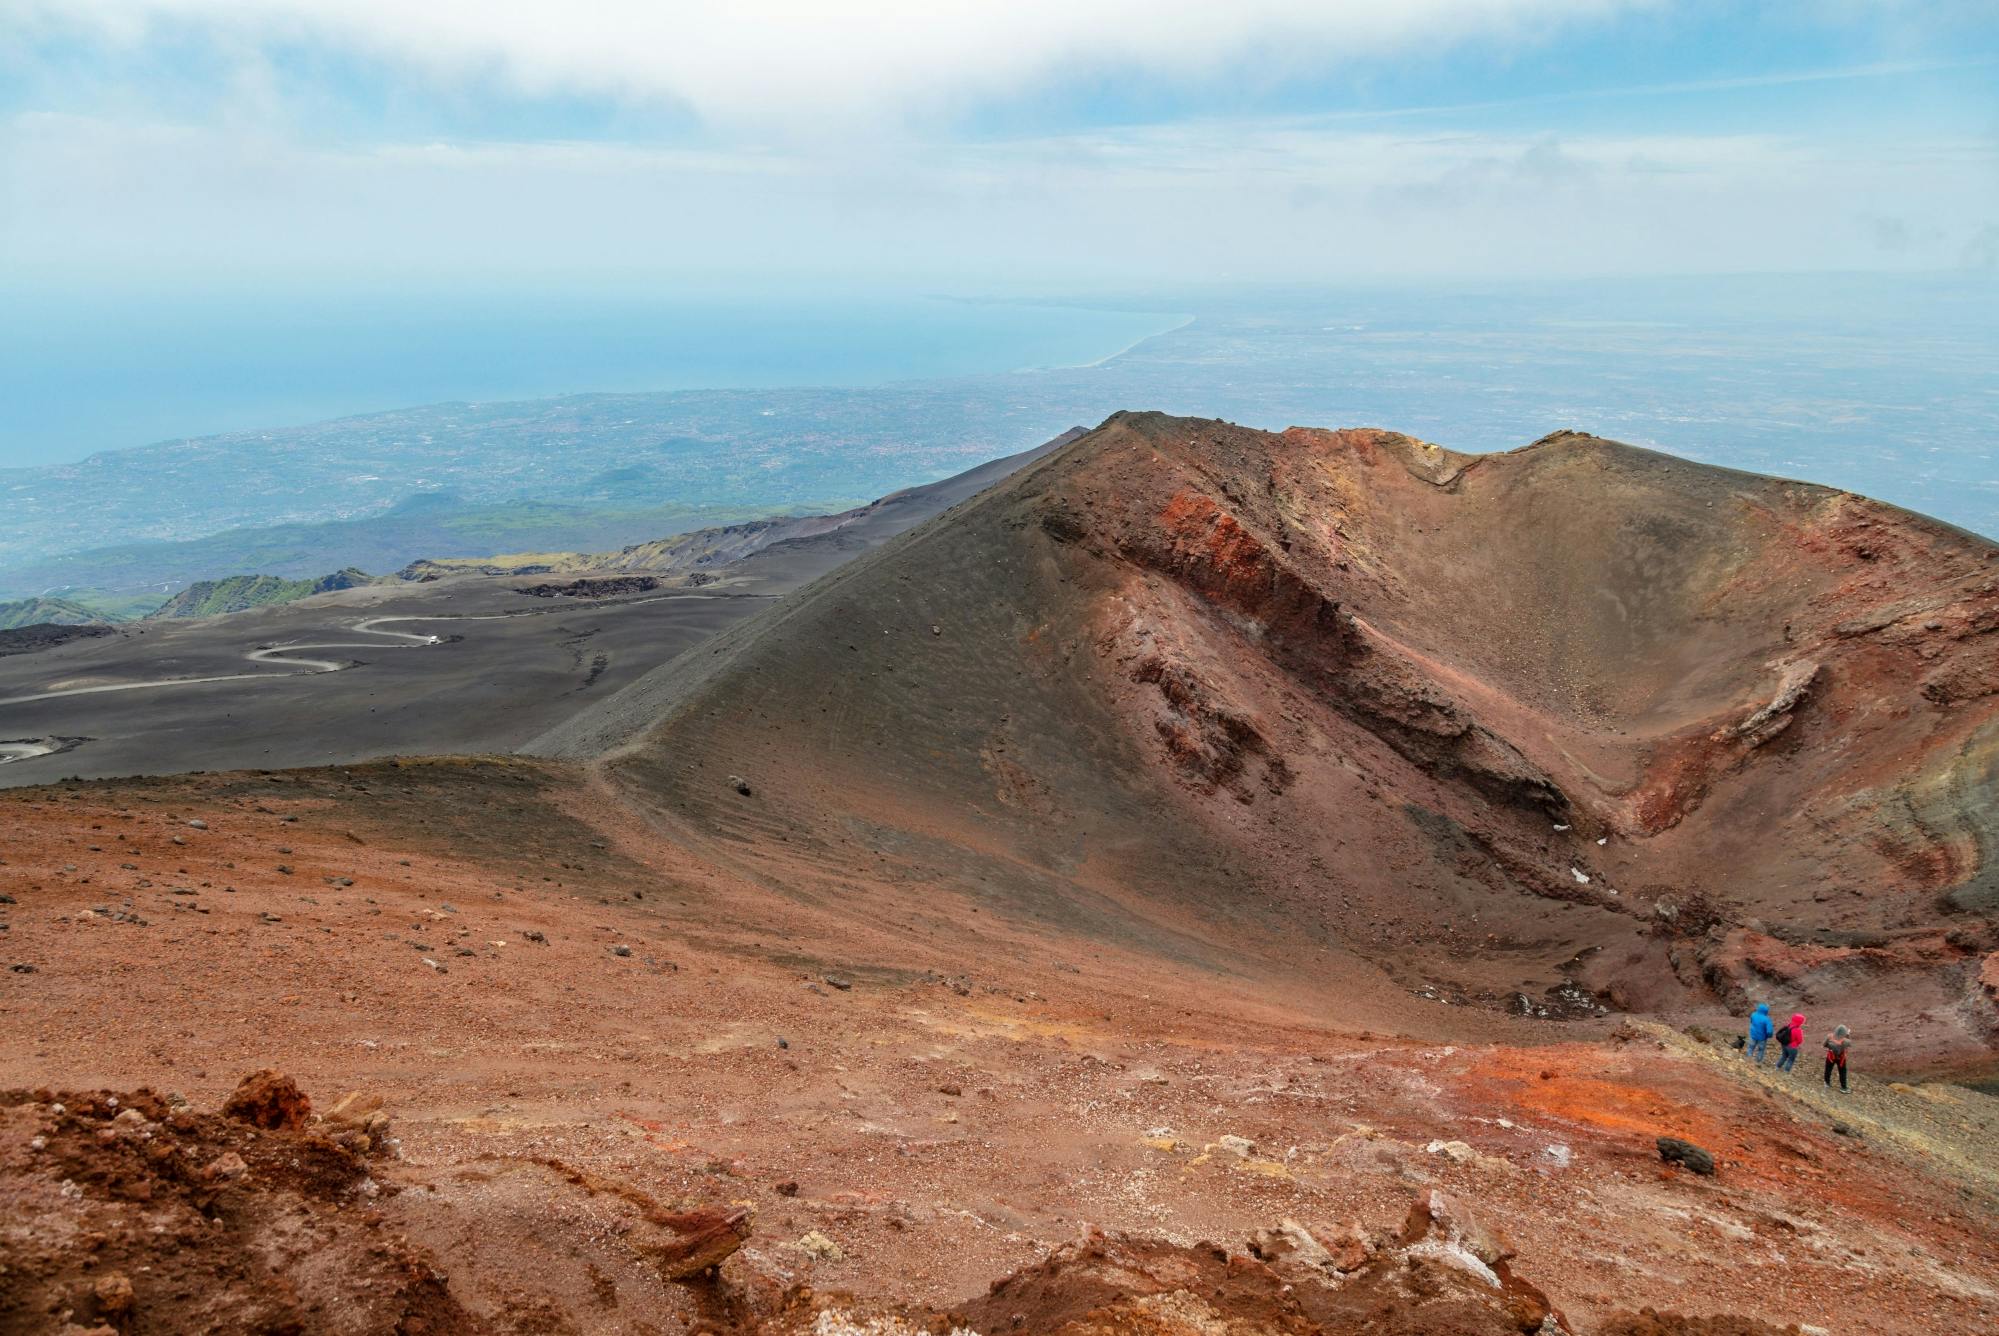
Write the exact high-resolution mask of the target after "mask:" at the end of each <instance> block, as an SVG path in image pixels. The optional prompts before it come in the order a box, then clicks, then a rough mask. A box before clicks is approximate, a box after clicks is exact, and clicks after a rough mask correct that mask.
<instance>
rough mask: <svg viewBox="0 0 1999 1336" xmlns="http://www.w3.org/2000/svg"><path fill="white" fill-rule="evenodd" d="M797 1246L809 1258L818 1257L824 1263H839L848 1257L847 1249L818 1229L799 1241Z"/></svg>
mask: <svg viewBox="0 0 1999 1336" xmlns="http://www.w3.org/2000/svg"><path fill="white" fill-rule="evenodd" d="M796 1246H797V1248H798V1249H799V1251H801V1252H803V1253H804V1254H805V1255H806V1256H807V1257H817V1258H818V1259H820V1260H821V1261H824V1262H837V1261H840V1260H841V1259H843V1258H845V1257H846V1255H847V1251H846V1249H844V1248H842V1247H841V1246H840V1245H839V1244H837V1243H835V1242H833V1240H831V1239H829V1238H827V1237H826V1236H825V1235H824V1234H821V1233H820V1232H819V1231H818V1230H816V1229H815V1230H812V1231H810V1232H809V1233H807V1234H806V1235H805V1236H804V1237H803V1238H801V1239H799V1240H798V1243H797V1245H796Z"/></svg>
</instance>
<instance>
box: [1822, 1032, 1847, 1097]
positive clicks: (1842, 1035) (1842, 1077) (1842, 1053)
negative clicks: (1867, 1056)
mask: <svg viewBox="0 0 1999 1336" xmlns="http://www.w3.org/2000/svg"><path fill="white" fill-rule="evenodd" d="M1847 1034H1848V1031H1847V1028H1846V1027H1845V1026H1844V1025H1835V1026H1833V1027H1832V1033H1831V1034H1829V1035H1827V1036H1826V1037H1825V1083H1826V1086H1827V1088H1828V1089H1830V1088H1831V1086H1832V1069H1833V1068H1835V1067H1837V1068H1839V1091H1840V1093H1841V1094H1842V1095H1843V1094H1845V1093H1846V1049H1847V1045H1849V1044H1851V1043H1852V1042H1853V1041H1852V1040H1851V1039H1849V1038H1847Z"/></svg>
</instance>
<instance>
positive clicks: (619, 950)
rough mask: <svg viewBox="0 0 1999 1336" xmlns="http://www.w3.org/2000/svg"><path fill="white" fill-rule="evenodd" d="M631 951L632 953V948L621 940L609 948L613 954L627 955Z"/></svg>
mask: <svg viewBox="0 0 1999 1336" xmlns="http://www.w3.org/2000/svg"><path fill="white" fill-rule="evenodd" d="M631 953H632V948H630V947H629V946H626V945H625V944H624V943H623V942H620V943H619V944H618V945H616V946H614V947H612V948H611V954H612V955H614V956H628V955H630V954H631Z"/></svg>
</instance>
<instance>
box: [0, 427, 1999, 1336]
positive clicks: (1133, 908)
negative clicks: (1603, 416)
mask: <svg viewBox="0 0 1999 1336" xmlns="http://www.w3.org/2000/svg"><path fill="white" fill-rule="evenodd" d="M1995 576H1999V565H1995V562H1994V549H1993V548H1992V547H1991V545H1990V544H1985V543H1983V542H1982V541H1980V540H1977V539H1973V538H1970V537H1968V536H1966V535H1962V534H1959V533H1956V532H1954V531H1951V530H1948V529H1945V528H1943V527H1941V526H1937V525H1934V524H1932V523H1930V522H1928V521H1925V520H1921V519H1919V518H1917V517H1913V516H1908V515H1904V514H1901V513H1899V512H1895V511H1892V510H1890V509H1888V508H1886V507H1881V506H1878V505H1875V504H1874V503H1871V502H1866V501H1863V500H1860V499H1858V498H1854V497H1850V496H1846V495H1844V494H1840V493H1833V492H1828V491H1825V490H1823V489H1816V488H1809V487H1804V486H1802V485H1798V484H1789V483H1780V482H1775V481H1772V480H1768V479H1760V478H1750V477H1747V476H1744V475H1738V474H1731V473H1725V472H1721V471H1718V470H1712V469H1705V468H1700V467H1698V466H1694V465H1689V464H1684V463H1682V462H1680V461H1674V460H1668V459H1664V458H1662V457H1660V456H1656V455H1651V454H1647V453H1645V452H1642V451H1634V450H1630V449H1628V448H1627V447H1622V446H1616V445H1613V444H1611V443H1608V442H1601V441H1595V440H1591V439H1588V438H1577V437H1564V438H1555V439H1551V440H1550V441H1548V442H1544V443H1541V444H1539V445H1537V446H1535V447H1531V448H1529V449H1528V450H1525V451H1520V452H1515V453H1514V454H1511V455H1505V456H1493V457H1487V458H1482V459H1470V458H1466V457H1462V456H1456V455H1452V454H1450V453H1449V452H1447V451H1442V450H1438V449H1437V448H1435V447H1432V446H1426V445H1423V444H1422V443H1420V442H1415V441H1411V440H1409V439H1407V438H1404V437H1398V436H1393V435H1391V434H1388V433H1379V432H1341V433H1324V432H1304V431H1294V432H1290V433H1285V434H1283V435H1269V434H1264V433H1258V432H1251V431H1246V430H1243V429H1240V428H1235V427H1231V426H1227V425H1226V424H1219V423H1211V422H1193V421H1187V420H1180V419H1169V418H1161V417H1157V416H1143V415H1140V416H1134V415H1120V416H1119V417H1117V418H1114V419H1112V420H1111V422H1109V423H1107V424H1106V425H1105V427H1103V428H1101V429H1099V431H1097V432H1095V433H1092V434H1091V435H1089V436H1087V437H1084V438H1083V439H1082V440H1080V441H1078V442H1076V443H1074V444H1072V445H1070V446H1068V447H1066V448H1065V449H1063V450H1061V451H1059V452H1057V453H1055V454H1053V455H1051V456H1049V457H1048V458H1047V459H1046V460H1044V461H1042V462H1041V463H1039V464H1037V465H1033V466H1031V467H1029V468H1027V469H1025V470H1023V471H1022V472H1021V473H1019V474H1016V475H1014V476H1013V477H1012V478H1010V479H1008V480H1007V481H1006V482H1004V483H1002V484H1001V485H999V486H998V487H996V488H994V489H993V490H991V491H989V492H987V493H985V494H983V495H981V496H979V497H978V498H976V499H974V500H971V501H969V502H967V503H965V504H963V505H960V506H958V507H956V508H954V509H952V510H950V511H947V512H946V513H944V514H943V515H941V516H939V517H938V518H937V519H936V520H934V521H932V522H930V523H929V524H927V525H925V526H923V527H921V528H918V529H916V530H913V531H912V532H910V533H909V534H907V535H905V536H903V537H902V538H900V539H897V540H895V541H893V542H891V543H889V544H888V545H887V546H885V547H882V548H880V549H879V550H877V551H875V552H872V553H870V554H868V555H866V556H863V557H861V558H859V559H857V560H856V561H854V562H852V563H851V564H849V565H847V566H845V567H843V568H841V569H840V570H838V571H836V572H835V573H834V574H832V575H831V576H829V577H827V578H825V579H823V580H821V581H820V582H818V583H817V584H815V585H813V586H811V587H810V588H808V589H806V590H804V591H802V592H801V593H800V594H798V595H796V596H793V597H791V598H788V599H786V600H785V601H783V602H782V603H781V604H779V605H778V606H776V607H774V608H773V609H772V610H771V611H770V612H768V613H766V614H764V615H762V616H759V617H757V618H755V619H752V620H750V621H748V622H745V623H742V624H740V625H738V626H736V627H735V628H733V629H731V630H729V631H727V632H725V633H724V634H722V635H721V636H719V637H717V638H716V639H715V640H714V641H712V642H710V643H708V644H706V645H703V646H699V647H697V648H696V649H695V650H694V651H692V652H690V653H689V654H688V655H687V656H685V657H683V658H682V659H681V660H679V661H677V662H675V663H674V664H672V665H669V666H668V667H666V668H665V669H662V670H660V671H659V672H658V673H656V674H654V675H653V676H652V677H649V678H647V679H643V680H641V681H640V682H638V683H637V684H636V685H635V686H633V687H631V688H629V689H628V690H627V691H626V692H624V693H622V695H621V696H620V697H618V698H615V699H614V700H613V701H612V702H610V703H609V704H608V705H607V706H605V707H603V708H602V709H600V710H597V711H594V712H592V713H591V714H589V715H587V716H583V717H579V718H578V719H576V720H575V721H574V722H573V723H572V724H570V725H566V726H565V727H563V728H561V729H558V730H556V731H555V732H554V733H552V734H550V735H549V736H547V737H545V738H543V739H542V740H540V741H539V742H538V743H536V744H535V748H536V749H537V750H538V751H540V752H542V753H546V754H547V755H548V756H549V757H550V758H552V759H533V760H530V759H522V758H480V759H451V758H440V759H431V760H421V761H414V760H405V761H401V762H381V763H374V764H369V765H365V766H355V767H351V768H347V769H334V770H311V771H288V772H278V773H240V774H225V775H197V776H188V777H181V778H173V779H152V780H144V779H139V780H127V781H96V782H91V783H87V784H86V783H74V784H67V785H60V786H53V787H49V788H43V789H35V790H15V791H10V792H7V793H4V794H0V860H4V861H0V887H4V890H5V892H6V894H7V895H8V897H9V899H8V900H7V901H5V902H0V922H5V923H6V925H7V926H6V929H5V930H4V931H0V964H4V965H5V966H6V967H8V968H6V969H5V970H4V971H0V1090H7V1089H8V1088H12V1093H9V1094H4V1095H0V1195H4V1199H5V1200H7V1201H8V1203H9V1206H10V1209H9V1211H8V1212H7V1214H6V1217H5V1219H4V1220H0V1266H4V1267H5V1268H6V1269H5V1271H4V1272H0V1275H4V1276H5V1277H6V1278H7V1280H8V1282H9V1283H8V1284H7V1285H5V1286H0V1332H11V1331H16V1330H19V1331H45V1330H46V1331H61V1330H63V1329H64V1328H65V1327H66V1326H69V1327H74V1328H76V1329H78V1330H90V1329H92V1328H94V1327H97V1326H99V1325H103V1326H108V1327H109V1328H110V1329H111V1330H113V1331H115V1332H121V1333H122V1332H155V1331H158V1332H166V1331H186V1330H210V1329H213V1330H224V1331H260V1330H274V1329H291V1330H299V1331H311V1332H320V1331H325V1332H349V1331H353V1332H362V1331H379V1330H403V1331H413V1332H414V1331H427V1332H458V1331H466V1332H472V1331H492V1332H568V1331H575V1332H596V1331H613V1332H633V1333H637V1332H670V1331H697V1330H708V1331H764V1332H771V1333H779V1332H786V1333H789V1332H804V1331H814V1332H821V1333H836V1334H837V1333H840V1332H845V1331H876V1332H885V1333H894V1332H900V1331H915V1330H939V1331H945V1330H951V1329H954V1328H956V1329H962V1330H970V1331H976V1332H980V1333H987V1334H988V1336H990V1334H991V1333H997V1332H1005V1331H1025V1332H1063V1333H1083V1332H1133V1333H1135V1332H1149V1333H1182V1332H1186V1333H1193V1332H1216V1331H1225V1332H1230V1333H1251V1332H1310V1331H1384V1332H1407V1333H1416V1332H1434V1333H1474V1332H1478V1333H1484V1332H1492V1333H1499V1332H1527V1331H1536V1330H1539V1331H1543V1332H1547V1331H1567V1332H1572V1333H1607V1334H1609V1336H1639V1334H1640V1333H1647V1334H1651V1333H1679V1334H1681V1336H1686V1334H1688V1333H1695V1332H1704V1333H1731V1334H1739V1336H1762V1334H1763V1333H1767V1332H1769V1331H1771V1330H1783V1329H1785V1327H1786V1324H1804V1325H1802V1326H1800V1327H1799V1328H1798V1329H1799V1330H1805V1329H1807V1328H1809V1329H1815V1330H1819V1331H1824V1332H1832V1333H1848V1332H1853V1333H1858V1332H1862V1331H1865V1332H1867V1333H1869V1336H1874V1334H1875V1333H1884V1332H1885V1333H1899V1332H1910V1333H1915V1332H1921V1333H1959V1332H1970V1331H1982V1330H1993V1329H1999V1261H1995V1260H1994V1259H1995V1258H1999V1250H1995V1248H1994V1246H1993V1242H1994V1238H1995V1229H1994V1223H1995V1210H1999V1160H1995V1157H1994V1155H1993V1153H1992V1150H1991V1147H1992V1146H1993V1145H1994V1144H1995V1142H1994V1136H1995V1133H1999V1105H1996V1104H1995V1101H1994V1100H1993V1099H1992V1098H1990V1097H1988V1096H1984V1095H1980V1094H1977V1093H1975V1092H1974V1091H1972V1090H1970V1089H1966V1088H1963V1087H1959V1086H1952V1085H1945V1084H1935V1083H1929V1082H1926V1081H1924V1080H1922V1079H1919V1078H1920V1077H1921V1076H1922V1075H1923V1074H1925V1073H1935V1072H1945V1071H1948V1072H1956V1071H1986V1070H1990V1068H1991V1064H1992V1053H1993V1035H1994V1026H1995V1016H1994V1013H1993V1003H1992V998H1991V989H1992V988H1993V987H1995V986H1999V984H1995V983H1994V982H1993V980H1994V979H1995V977H1999V970H1996V969H1994V968H1993V965H1992V956H1991V953H1992V951H1993V949H1994V947H1995V945H1999V940H1995V937H1994V934H1993V928H1992V923H1991V917H1992V914H1993V912H1994V904H1993V902H1992V898H1991V897H1992V888H1993V886H1994V885H1995V884H1999V883H1995V882H1994V880H1993V878H1994V876H1995V873H1994V871H1993V866H1992V863H1991V862H1990V856H1991V847H1990V840H1991V830H1992V822H1991V820H1990V817H1991V812H1992V810H1993V797H1994V755H1995V744H1994V739H1995V736H1999V726H1995V723H1994V718H1995V710H1999V706H1995V705H1994V699H1995V690H1999V683H1995V682H1993V681H1991V680H1990V676H1991V662H1992V650H1993V647H1994V645H1995V643H1999V641H1995V638H1994V636H1993V635H1992V634H1991V632H1992V631H1993V630H1994V629H1995V628H1999V593H1995V588H1994V578H1995ZM193 823H199V824H193ZM1981 971H1984V976H1983V977H1981ZM1751 997H1754V998H1758V999H1767V1000H1769V1001H1770V1002H1772V1003H1773V1010H1776V1011H1778V1012H1780V1013H1781V1014H1788V1013H1789V1011H1790V1010H1793V1009H1800V1010H1803V1011H1805V1012H1806V1013H1807V1015H1808V1016H1809V1018H1810V1027H1811V1030H1810V1035H1809V1037H1808V1040H1807V1046H1806V1049H1805V1053H1804V1055H1803V1058H1802V1059H1801V1061H1800V1063H1799V1067H1798V1070H1797V1072H1795V1073H1793V1074H1788V1075H1786V1074H1779V1073H1776V1072H1774V1070H1773V1069H1772V1068H1769V1067H1764V1068H1757V1067H1755V1066H1753V1065H1751V1064H1749V1063H1747V1062H1745V1061H1744V1060H1743V1059H1742V1057H1741V1055H1740V1054H1738V1053H1737V1052H1735V1051H1734V1050H1733V1049H1732V1048H1731V1047H1730V1046H1729V1044H1728V1041H1729V1040H1730V1039H1731V1038H1733V1037H1734V1036H1735V1035H1736V1034H1738V1033H1739V1032H1740V1029H1741V1021H1740V1019H1739V1016H1740V1015H1741V1014H1742V1011H1743V1009H1744V1008H1743V1004H1744V1003H1745V1002H1746V1001H1747V1000H1748V999H1749V998H1751ZM1731 1013H1733V1014H1731ZM1836 1020H1843V1021H1846V1022H1847V1023H1849V1024H1852V1025H1853V1026H1854V1029H1855V1033H1856V1043H1855V1047H1854V1072H1853V1075H1854V1082H1853V1086H1854V1088H1853V1089H1852V1091H1851V1092H1850V1093H1847V1094H1841V1093H1840V1092H1838V1091H1836V1090H1828V1089H1827V1088H1826V1087H1825V1086H1823V1085H1822V1084H1820V1082H1819V1074H1818V1072H1817V1070H1816V1068H1815V1063H1816V1048H1817V1040H1818V1036H1819V1035H1820V1034H1821V1033H1822V1032H1823V1030H1824V1029H1825V1028H1826V1027H1827V1026H1829V1025H1830V1024H1831V1023H1832V1022H1834V1021H1836ZM266 1068H270V1069H277V1070H278V1071H280V1072H282V1073H283V1074H284V1075H285V1076H286V1077H288V1078H290V1079H292V1080H294V1081H296V1082H297V1084H298V1086H299V1087H300V1088H301V1089H302V1090H303V1092H304V1093H305V1095H307V1096H308V1097H309V1098H310V1100H311V1101H312V1111H311V1112H310V1113H309V1114H305V1115H303V1116H302V1117H290V1118H287V1117H282V1116H277V1115H273V1117H272V1118H271V1119H269V1120H267V1122H266V1125H262V1126H252V1125H251V1124H248V1123H245V1122H243V1121H242V1120H241V1119H240V1118H235V1117H230V1116H225V1115H224V1114H223V1113H221V1112H220V1111H221V1110H222V1108H223V1105H224V1102H225V1100H226V1099H227V1098H228V1097H229V1096H230V1092H231V1091H232V1090H233V1089H235V1087H236V1086H237V1084H238V1082H239V1080H241V1079H242V1078H243V1077H244V1076H246V1075H247V1074H249V1073H251V1072H253V1071H256V1070H258V1069H266ZM1896 1076H1901V1077H1904V1078H1906V1079H1905V1080H1902V1081H1897V1080H1892V1079H1891V1078H1893V1077H1896ZM274 1081H275V1078H268V1077H267V1078H263V1083H264V1084H263V1087H262V1089H264V1091H265V1093H266V1094H268V1093H269V1091H270V1090H271V1089H276V1088H280V1087H278V1086H276V1085H274V1084H273V1083H274ZM92 1092H95V1093H92ZM350 1094H352V1095H353V1096H354V1098H352V1099H348V1098H346V1097H347V1096H349V1095H350ZM114 1095H115V1096H116V1097H117V1099H118V1103H117V1104H112V1103H111V1102H110V1099H111V1097H112V1096H114ZM172 1097H181V1098H180V1099H176V1098H172ZM182 1100H184V1101H185V1102H182ZM279 1103H282V1101H279ZM268 1104H269V1101H268V1100H267V1101H266V1105H268ZM58 1105H61V1106H62V1108H61V1110H60V1111H58V1109H57V1106H58ZM287 1107H290V1106H287ZM122 1110H130V1111H131V1112H130V1113H129V1114H127V1113H125V1112H121V1111H122ZM1662 1137H1665V1138H1678V1139H1680V1140H1683V1141H1686V1142H1690V1143H1692V1144H1693V1146H1695V1147H1697V1148H1699V1150H1701V1151H1705V1152H1707V1153H1708V1155H1711V1156H1712V1157H1713V1160H1714V1168H1715V1172H1714V1173H1713V1174H1712V1175H1706V1174H1702V1173H1699V1172H1695V1171H1693V1170H1692V1169H1689V1168H1685V1167H1682V1166H1681V1165H1679V1164H1672V1163H1667V1162H1665V1161H1664V1160H1662V1157H1661V1151H1660V1146H1659V1138H1662ZM231 1157H234V1158H233V1159H232V1158H231ZM16 1203H19V1204H20V1206H21V1207H22V1208H24V1209H12V1208H13V1207H14V1205H15V1204H16ZM1648 1309H1649V1310H1656V1311H1655V1312H1653V1313H1651V1314H1649V1315H1648V1314H1647V1313H1646V1312H1645V1310H1648ZM1709 1319H1712V1320H1709Z"/></svg>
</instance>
